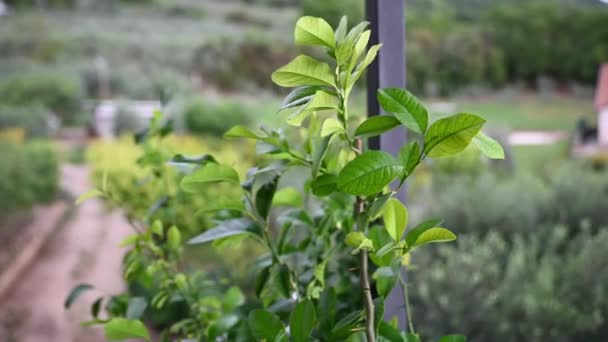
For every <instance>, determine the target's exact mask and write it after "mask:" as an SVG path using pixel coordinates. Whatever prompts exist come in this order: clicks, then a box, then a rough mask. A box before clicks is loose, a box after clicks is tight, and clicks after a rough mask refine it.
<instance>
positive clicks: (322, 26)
mask: <svg viewBox="0 0 608 342" xmlns="http://www.w3.org/2000/svg"><path fill="white" fill-rule="evenodd" d="M294 36H295V41H296V44H298V45H321V46H326V47H328V48H330V49H333V48H335V47H336V40H335V37H334V30H333V29H332V28H331V26H330V25H329V24H328V23H327V22H326V21H325V20H324V19H322V18H317V17H309V16H306V17H301V18H300V19H298V21H297V22H296V30H295V34H294Z"/></svg>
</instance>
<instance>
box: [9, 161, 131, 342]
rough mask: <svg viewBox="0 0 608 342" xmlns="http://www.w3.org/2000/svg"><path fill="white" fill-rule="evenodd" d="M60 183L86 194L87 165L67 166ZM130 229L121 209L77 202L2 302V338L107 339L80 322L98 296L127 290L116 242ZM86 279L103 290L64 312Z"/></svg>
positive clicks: (37, 341)
mask: <svg viewBox="0 0 608 342" xmlns="http://www.w3.org/2000/svg"><path fill="white" fill-rule="evenodd" d="M62 186H63V188H64V190H66V191H68V192H69V193H71V194H73V195H74V196H75V197H77V196H78V195H79V194H82V193H84V192H86V191H87V190H88V189H89V188H90V184H89V182H88V169H87V167H86V166H72V165H66V166H64V167H63V168H62ZM130 233H131V232H130V229H129V227H128V225H127V223H126V222H125V220H124V219H123V218H122V216H121V215H120V213H119V212H108V211H107V209H105V208H104V206H103V204H102V202H101V201H99V200H89V201H86V202H85V203H83V204H81V205H80V206H78V207H77V208H76V209H75V212H74V213H73V215H72V216H71V217H70V218H69V220H68V222H67V223H66V224H65V225H64V227H63V228H62V229H61V230H60V231H59V232H58V233H57V234H56V236H55V237H53V238H52V239H51V240H50V241H49V242H48V244H47V245H46V246H45V247H44V248H43V249H42V251H41V253H40V255H39V257H38V258H37V260H36V262H35V263H34V264H33V265H32V266H31V267H30V269H29V271H28V272H27V273H26V274H24V275H23V276H22V278H21V279H20V280H18V281H17V284H16V285H15V286H14V289H13V290H12V292H10V293H9V294H8V295H7V297H8V298H6V302H5V303H1V305H0V341H3V342H13V341H14V342H47V341H54V342H71V341H74V342H76V341H79V342H80V341H87V342H89V341H90V342H96V341H104V339H103V337H102V335H101V334H100V331H99V330H98V329H93V328H82V327H80V325H79V322H80V321H83V320H87V319H88V318H89V317H90V314H89V304H90V303H92V301H93V300H95V298H97V296H99V295H100V294H101V293H107V294H113V293H117V292H120V291H121V290H122V289H123V282H122V279H121V276H120V269H121V267H120V266H121V258H122V255H123V253H124V251H123V250H121V248H119V247H118V244H119V243H120V241H121V240H122V239H123V238H124V237H125V236H127V235H129V234H130ZM83 282H85V283H91V284H94V285H95V286H96V288H97V289H99V290H96V291H91V292H90V293H87V294H86V295H83V296H82V297H81V298H79V300H78V301H77V303H76V304H75V305H74V307H73V308H72V309H70V310H69V311H66V310H65V309H64V308H63V301H64V299H65V297H66V295H67V294H68V293H69V291H70V289H71V288H72V287H73V286H75V285H76V284H78V283H83ZM94 292H97V293H94ZM2 328H4V332H3V331H2ZM2 333H4V335H6V336H2Z"/></svg>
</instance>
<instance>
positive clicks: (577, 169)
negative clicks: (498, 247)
mask: <svg viewBox="0 0 608 342" xmlns="http://www.w3.org/2000/svg"><path fill="white" fill-rule="evenodd" d="M607 187H608V181H607V180H606V173H605V172H604V171H600V172H597V171H593V170H591V169H589V168H585V167H584V166H583V165H580V164H578V163H570V164H568V163H566V164H564V165H561V166H553V167H552V168H551V170H550V172H548V173H547V175H545V176H536V177H532V176H529V175H526V174H516V175H515V176H512V177H507V178H502V179H501V178H497V177H496V176H491V175H483V176H481V177H476V178H475V179H471V178H470V177H468V176H460V177H458V176H454V175H452V176H451V177H450V178H449V180H447V179H446V180H440V182H439V183H438V187H437V190H436V192H437V195H436V196H433V197H432V198H428V199H426V200H429V201H432V202H433V207H431V208H429V209H428V210H427V214H428V215H430V216H434V215H436V214H439V213H441V215H442V217H443V218H444V220H445V222H446V224H447V225H448V226H450V227H458V231H459V232H461V233H465V232H474V233H478V234H484V233H486V232H489V231H491V230H498V231H500V232H504V233H512V232H522V233H525V232H527V231H529V230H530V229H534V228H533V227H538V226H542V225H545V224H557V223H562V224H565V225H567V226H568V227H572V228H573V229H575V228H576V227H578V226H579V224H580V223H581V222H583V221H585V220H589V221H590V222H591V223H592V224H593V225H594V226H596V227H597V226H603V225H607V224H608V220H607V219H606V216H605V215H604V214H603V213H604V210H605V208H606V203H607V202H606V197H605V192H606V188H607ZM463 203H466V204H467V205H463Z"/></svg>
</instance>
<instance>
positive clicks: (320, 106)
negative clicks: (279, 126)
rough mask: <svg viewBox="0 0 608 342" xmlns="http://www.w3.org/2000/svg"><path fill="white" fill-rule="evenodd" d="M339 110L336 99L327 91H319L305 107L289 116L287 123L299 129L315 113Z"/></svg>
mask: <svg viewBox="0 0 608 342" xmlns="http://www.w3.org/2000/svg"><path fill="white" fill-rule="evenodd" d="M337 108H338V106H337V103H336V97H335V96H333V95H331V94H329V93H328V92H326V91H322V90H319V91H317V92H316V93H315V95H314V97H313V98H312V99H311V100H310V102H309V103H308V104H307V105H306V106H305V107H302V108H300V109H299V110H296V111H295V112H293V113H291V114H290V115H289V117H288V118H287V123H288V124H290V125H292V126H296V127H297V126H300V125H302V122H304V120H305V119H306V118H307V117H308V116H309V115H310V114H311V113H312V112H314V111H322V110H335V109H337Z"/></svg>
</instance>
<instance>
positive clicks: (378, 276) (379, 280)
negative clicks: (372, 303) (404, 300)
mask: <svg viewBox="0 0 608 342" xmlns="http://www.w3.org/2000/svg"><path fill="white" fill-rule="evenodd" d="M396 271H397V272H398V270H394V269H393V268H392V267H390V266H384V267H379V268H378V269H376V271H375V272H374V274H373V276H372V277H373V278H374V280H376V290H377V291H378V294H379V295H380V296H382V297H384V298H386V296H388V294H389V293H390V292H391V290H392V289H393V287H395V284H396V283H397V277H398V276H399V274H398V273H397V272H396Z"/></svg>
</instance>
